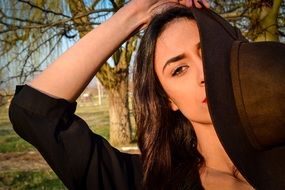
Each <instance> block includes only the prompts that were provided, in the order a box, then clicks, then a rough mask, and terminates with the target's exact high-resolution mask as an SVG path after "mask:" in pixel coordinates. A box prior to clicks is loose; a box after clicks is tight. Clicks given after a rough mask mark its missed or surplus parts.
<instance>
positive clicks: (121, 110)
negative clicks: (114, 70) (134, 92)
mask: <svg viewBox="0 0 285 190" xmlns="http://www.w3.org/2000/svg"><path fill="white" fill-rule="evenodd" d="M127 93H128V80H123V81H121V82H120V83H118V86H117V88H112V89H109V90H108V97H109V115H110V143H111V144H112V145H115V146H117V145H122V144H128V143H130V141H131V134H132V133H131V126H130V118H129V106H128V96H127Z"/></svg>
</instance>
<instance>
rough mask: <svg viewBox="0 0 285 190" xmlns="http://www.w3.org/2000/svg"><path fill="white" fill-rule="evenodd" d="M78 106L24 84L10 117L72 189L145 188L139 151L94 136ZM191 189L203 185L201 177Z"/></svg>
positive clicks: (124, 189) (16, 127)
mask: <svg viewBox="0 0 285 190" xmlns="http://www.w3.org/2000/svg"><path fill="white" fill-rule="evenodd" d="M76 105H77V104H76V102H74V103H71V102H68V101H67V100H64V99H56V98H53V97H50V96H48V95H46V94H45V93H42V92H40V91H38V90H36V89H34V88H32V87H30V86H28V85H22V86H17V87H16V92H15V96H14V98H13V100H12V101H11V105H10V109H9V116H10V120H11V123H12V125H13V127H14V130H15V131H16V132H17V133H18V134H19V135H20V136H21V137H22V138H23V139H25V140H26V141H28V142H30V143H31V144H32V145H33V146H35V147H36V148H37V149H38V151H39V152H40V153H41V154H42V155H43V157H44V158H45V160H46V161H47V163H48V164H49V165H50V167H51V168H52V169H53V170H54V172H55V173H56V174H57V175H58V177H59V178H60V179H61V180H62V181H63V183H64V184H65V185H66V187H67V188H68V189H80V190H82V189H92V190H93V189H98V190H105V189H107V190H109V189H116V190H117V189H118V190H128V189H130V190H136V189H142V184H141V182H142V168H141V160H140V155H138V154H127V153H122V152H120V151H118V150H117V149H115V148H114V147H112V146H111V145H110V144H109V143H108V141H106V140H105V139H104V138H102V137H101V136H99V135H97V134H94V133H93V132H92V131H91V130H90V129H89V127H88V125H87V124H86V122H85V121H84V120H83V119H81V118H80V117H78V116H77V115H75V114H74V112H75V109H76ZM162 180H163V179H162ZM188 187H189V186H188ZM187 189H189V188H187ZM190 189H193V190H200V189H203V188H202V186H201V184H200V180H199V177H198V180H197V183H195V184H193V185H191V188H190Z"/></svg>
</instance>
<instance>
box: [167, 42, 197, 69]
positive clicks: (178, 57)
mask: <svg viewBox="0 0 285 190" xmlns="http://www.w3.org/2000/svg"><path fill="white" fill-rule="evenodd" d="M196 47H197V49H199V48H201V43H200V41H199V42H198V43H197V44H196ZM183 58H185V54H184V53H182V54H180V55H177V56H175V57H172V58H170V59H168V60H167V61H166V63H165V64H164V66H163V68H162V72H164V70H165V68H166V67H167V66H168V65H169V64H171V63H173V62H176V61H180V60H181V59H183Z"/></svg>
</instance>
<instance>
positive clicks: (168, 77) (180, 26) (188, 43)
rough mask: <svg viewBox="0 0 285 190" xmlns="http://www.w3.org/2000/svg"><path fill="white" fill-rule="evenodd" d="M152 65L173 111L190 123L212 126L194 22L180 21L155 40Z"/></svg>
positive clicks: (197, 34) (196, 29) (167, 28)
mask: <svg viewBox="0 0 285 190" xmlns="http://www.w3.org/2000/svg"><path fill="white" fill-rule="evenodd" d="M154 62H155V72H156V74H157V76H158V79H159V81H160V82H161V85H162V87H163V88H164V90H165V92H166V93H167V94H168V96H169V100H170V102H171V106H172V109H173V110H178V109H179V110H180V111H181V112H182V113H183V114H184V115H185V117H187V118H188V119H189V120H190V121H191V122H192V123H203V124H211V123H212V122H211V118H210V115H209V110H208V106H207V102H206V101H205V99H206V93H205V83H204V74H203V65H202V57H201V48H200V37H199V31H198V28H197V24H196V22H195V21H194V20H189V19H186V18H179V19H176V20H174V21H172V22H171V23H169V24H168V25H167V26H166V29H165V30H164V31H163V32H162V34H161V36H160V37H159V38H158V40H157V43H156V49H155V60H154Z"/></svg>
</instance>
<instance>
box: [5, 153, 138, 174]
mask: <svg viewBox="0 0 285 190" xmlns="http://www.w3.org/2000/svg"><path fill="white" fill-rule="evenodd" d="M121 151H122V152H127V153H131V154H137V153H139V151H138V150H137V149H136V148H123V149H122V150H121ZM15 170H17V171H28V170H50V167H49V166H48V164H47V163H46V161H45V160H44V159H43V157H42V156H41V155H40V153H39V152H37V151H28V152H16V153H15V152H13V153H0V171H15Z"/></svg>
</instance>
